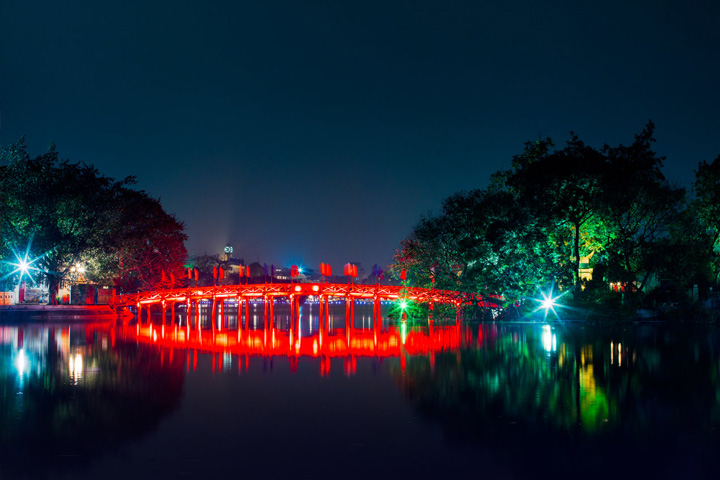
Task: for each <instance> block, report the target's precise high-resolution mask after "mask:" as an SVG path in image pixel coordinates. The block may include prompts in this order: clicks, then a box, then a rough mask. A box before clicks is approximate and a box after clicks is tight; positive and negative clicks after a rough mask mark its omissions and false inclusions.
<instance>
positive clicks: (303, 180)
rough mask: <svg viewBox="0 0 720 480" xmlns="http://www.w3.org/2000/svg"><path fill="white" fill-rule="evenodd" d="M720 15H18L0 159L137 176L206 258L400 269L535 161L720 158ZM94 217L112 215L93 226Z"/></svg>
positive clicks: (3, 7)
mask: <svg viewBox="0 0 720 480" xmlns="http://www.w3.org/2000/svg"><path fill="white" fill-rule="evenodd" d="M718 25H720V2H718V1H716V0H708V1H692V0H690V1H663V0H647V1H634V0H622V1H604V2H585V1H582V2H578V1H577V0H575V1H567V2H552V1H550V2H548V1H546V2H537V1H529V0H516V1H502V0H497V1H479V0H478V1H467V2H462V1H437V2H430V1H409V0H406V1H394V0H381V1H370V0H362V1H352V2H351V1H338V0H327V1H325V0H323V1H295V2H292V1H279V0H278V1H273V0H267V1H256V2H239V1H238V2H231V1H224V2H220V1H185V0H174V1H147V0H143V1H136V0H123V1H115V2H109V1H65V0H64V1H53V0H47V1H33V0H0V116H1V117H0V119H1V120H0V121H1V124H0V143H1V144H2V145H3V146H7V145H8V144H10V143H12V142H15V141H17V140H18V138H20V136H22V135H23V134H26V135H27V141H28V144H29V146H30V150H31V154H33V155H35V154H39V153H42V152H43V151H44V150H45V149H46V148H47V146H48V145H49V144H50V142H51V141H55V142H56V144H57V147H58V150H59V152H60V154H61V156H62V157H63V158H67V159H69V160H71V161H73V162H78V161H82V162H85V163H88V164H94V165H95V166H97V167H98V169H99V170H100V171H101V172H102V173H104V174H106V175H109V176H112V177H115V178H123V177H125V176H127V175H136V176H137V177H138V180H139V183H138V187H139V188H141V189H144V190H146V191H147V192H148V193H149V194H150V195H151V196H153V197H159V198H160V200H161V201H162V203H163V205H164V207H165V209H166V210H167V211H168V212H170V213H173V214H174V215H176V216H177V217H178V218H179V219H180V220H182V221H183V222H184V223H185V226H186V233H187V234H188V236H189V240H188V242H187V246H188V250H189V252H190V253H191V254H203V253H208V254H217V253H220V252H221V251H222V249H223V247H224V246H225V244H226V243H230V244H231V245H233V247H234V248H235V254H236V256H238V257H242V258H244V259H245V260H246V261H247V262H250V261H255V260H260V261H261V262H266V263H268V264H270V263H275V264H276V265H289V264H291V263H302V264H304V265H308V266H311V267H314V268H317V266H318V264H319V263H320V262H330V263H331V264H332V265H333V268H334V270H335V271H341V268H342V264H344V263H346V262H348V261H356V262H358V261H359V262H362V264H363V266H364V267H365V270H367V271H369V270H370V268H371V266H372V265H373V264H374V263H379V264H381V265H382V264H387V263H389V262H390V261H391V259H392V255H393V253H394V252H395V250H396V249H397V248H398V247H399V242H400V240H401V239H403V238H404V237H405V236H406V235H407V234H408V232H409V230H410V229H411V227H412V226H413V225H414V224H415V223H416V222H417V221H418V219H419V218H420V216H421V215H423V214H426V213H429V212H437V211H438V210H439V208H440V205H441V202H442V199H443V198H445V197H447V196H448V195H450V194H452V193H454V192H456V191H459V190H468V189H472V188H477V187H483V186H485V185H487V181H488V178H489V176H490V174H492V173H493V172H494V171H496V170H498V169H505V168H509V166H510V160H511V158H512V156H513V155H514V154H516V153H518V152H519V151H521V149H522V146H523V143H524V142H525V141H527V140H534V139H537V138H540V137H545V136H551V137H553V138H554V139H555V140H556V141H557V142H558V143H559V144H560V145H561V146H562V143H563V142H564V141H565V140H566V139H567V138H568V132H569V131H570V130H573V131H575V132H577V133H578V134H579V135H580V137H581V138H582V139H583V140H585V141H586V142H587V143H589V144H591V145H594V146H597V147H599V146H601V145H602V144H603V143H609V144H617V143H630V142H631V141H632V139H633V135H634V134H635V133H638V132H639V131H640V130H642V128H643V127H644V125H645V123H646V122H647V121H648V120H649V119H652V120H653V121H654V122H655V124H656V127H657V128H656V138H657V139H658V141H657V143H656V150H657V151H658V153H659V154H661V155H665V156H667V160H666V168H665V173H666V174H667V176H668V177H669V178H670V180H671V181H673V182H675V183H677V184H679V185H682V186H688V185H689V184H690V182H691V180H692V176H693V169H694V168H695V167H696V166H697V163H698V162H699V161H701V160H705V161H712V160H713V159H714V158H715V157H716V156H717V155H718V154H720V141H718V140H719V139H720V135H719V132H720V33H719V32H720V27H718ZM89 208H92V206H89Z"/></svg>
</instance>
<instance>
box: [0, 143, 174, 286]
mask: <svg viewBox="0 0 720 480" xmlns="http://www.w3.org/2000/svg"><path fill="white" fill-rule="evenodd" d="M0 174H1V175H0V233H1V234H2V238H1V241H0V259H1V260H3V264H2V265H3V267H2V268H3V270H2V278H3V279H4V280H5V282H6V283H7V282H11V283H12V282H14V281H18V280H19V278H20V276H19V275H17V273H19V272H17V273H16V274H12V272H13V271H16V270H18V269H17V266H16V265H17V263H18V262H19V261H20V260H25V256H26V255H27V260H29V261H30V260H33V262H32V265H31V267H32V269H33V270H32V271H31V273H34V275H33V277H34V278H35V279H36V281H39V282H44V283H46V284H47V285H48V286H49V287H50V292H51V298H53V299H54V297H55V294H56V293H57V289H58V287H59V284H60V282H62V281H63V280H64V279H67V278H68V276H69V274H70V273H71V271H73V267H75V266H76V265H78V264H81V265H83V267H84V268H85V272H86V273H85V275H86V277H87V278H88V279H89V280H90V281H94V282H98V283H103V284H114V285H116V286H121V287H123V288H125V289H129V290H133V289H142V288H147V287H151V286H155V285H157V284H158V283H159V282H160V279H161V277H162V272H163V271H164V272H165V273H167V277H168V278H170V274H173V275H174V276H176V277H177V278H178V279H180V278H182V275H183V262H184V260H185V257H186V255H187V251H186V250H185V246H184V242H185V240H186V238H187V237H186V235H185V234H184V233H183V224H182V223H181V222H180V221H178V220H177V219H176V218H175V217H174V216H173V215H170V214H168V213H167V212H165V211H164V210H163V208H162V206H161V204H160V202H159V200H157V199H154V198H152V197H150V196H149V195H148V194H147V193H145V192H143V191H139V190H135V189H133V188H132V185H133V184H134V183H135V179H134V178H133V177H127V178H125V179H123V180H121V181H116V180H114V179H112V178H110V177H107V176H104V175H102V174H101V173H100V172H98V170H97V169H96V168H95V167H94V166H92V165H86V164H84V163H70V162H69V161H67V160H60V159H59V156H58V153H57V150H56V148H55V146H54V145H51V146H50V148H49V149H48V151H47V152H45V153H44V154H42V155H38V156H36V157H31V156H30V155H29V154H28V151H27V146H26V144H25V141H24V139H21V140H20V141H18V142H17V143H15V144H13V145H10V146H9V147H7V148H5V149H3V150H2V154H1V156H0Z"/></svg>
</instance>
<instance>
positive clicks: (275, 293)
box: [110, 283, 477, 308]
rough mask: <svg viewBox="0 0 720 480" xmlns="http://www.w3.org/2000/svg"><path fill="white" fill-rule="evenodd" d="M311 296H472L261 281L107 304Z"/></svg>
mask: <svg viewBox="0 0 720 480" xmlns="http://www.w3.org/2000/svg"><path fill="white" fill-rule="evenodd" d="M303 295H315V296H319V297H341V298H345V299H350V300H354V299H362V298H365V299H373V300H380V301H382V300H397V299H406V300H410V301H413V302H417V303H435V304H451V305H455V306H459V305H461V304H462V303H465V302H467V301H468V299H469V297H470V298H471V300H474V301H477V298H476V296H474V295H472V296H468V295H467V294H464V293H462V292H455V291H452V290H436V289H431V288H416V287H405V286H397V285H363V284H342V283H263V284H250V285H222V286H207V287H187V288H174V289H166V290H154V291H148V292H139V293H133V294H128V295H118V296H114V297H113V298H112V300H111V302H110V305H111V306H112V307H115V308H121V307H130V306H139V305H152V304H158V303H159V304H164V303H166V302H185V301H197V300H203V299H213V298H215V299H223V298H241V299H253V298H261V299H266V298H267V299H272V298H275V297H291V296H292V297H296V296H303Z"/></svg>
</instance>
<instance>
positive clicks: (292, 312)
mask: <svg viewBox="0 0 720 480" xmlns="http://www.w3.org/2000/svg"><path fill="white" fill-rule="evenodd" d="M288 298H289V299H290V347H292V343H293V339H294V338H295V295H293V294H290V296H289V297H288Z"/></svg>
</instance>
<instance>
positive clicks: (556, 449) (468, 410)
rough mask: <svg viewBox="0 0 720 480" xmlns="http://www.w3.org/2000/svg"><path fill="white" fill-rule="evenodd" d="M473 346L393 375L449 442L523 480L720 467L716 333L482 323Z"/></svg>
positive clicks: (705, 471)
mask: <svg viewBox="0 0 720 480" xmlns="http://www.w3.org/2000/svg"><path fill="white" fill-rule="evenodd" d="M473 337H474V339H473ZM465 338H467V339H468V341H467V342H466V343H465V344H464V345H463V346H461V348H460V349H459V350H458V351H456V352H448V353H444V354H441V355H437V356H436V357H435V361H434V365H432V367H431V365H430V363H429V362H428V361H427V360H426V359H423V358H412V359H409V361H408V363H407V365H406V366H405V369H404V371H401V369H400V368H397V367H396V368H395V370H394V372H393V376H394V378H395V379H396V382H397V383H398V385H399V386H400V388H401V389H402V390H403V392H404V393H405V395H406V397H407V398H408V400H409V401H411V402H412V403H413V405H414V406H415V408H417V410H418V411H419V412H421V413H422V415H423V416H424V417H426V418H428V419H431V420H432V421H436V422H439V423H440V424H441V425H442V426H443V428H444V430H445V432H446V434H447V435H448V436H449V437H450V438H451V439H454V440H455V441H460V442H463V443H471V444H476V445H481V446H483V447H485V448H490V449H493V450H496V451H500V452H502V454H503V455H506V456H508V457H510V458H514V459H515V460H517V465H516V469H517V470H518V471H519V473H521V476H524V475H531V474H532V471H533V469H534V467H533V466H532V463H533V461H534V460H536V461H538V462H542V464H543V465H546V466H547V467H548V468H551V469H552V470H553V471H556V472H565V473H568V474H570V473H575V474H577V473H578V472H579V471H580V470H584V469H585V468H586V467H587V466H592V468H591V469H590V470H588V471H584V472H583V476H587V475H590V476H593V477H595V476H603V475H612V474H613V466H618V465H623V468H622V476H629V475H630V474H632V473H637V474H643V475H647V474H652V473H657V474H659V475H663V476H665V475H668V472H673V473H674V474H680V473H682V472H684V473H683V475H688V474H689V475H690V476H705V475H710V476H712V475H713V474H714V473H715V472H716V471H717V470H716V468H717V467H718V466H720V463H719V462H718V460H717V459H716V456H715V454H714V453H713V452H714V451H715V449H717V448H718V447H720V437H719V436H718V433H717V432H718V426H720V382H719V381H718V380H720V379H718V368H719V366H720V355H719V353H718V346H719V345H718V329H717V327H715V326H710V327H699V326H682V327H677V326H669V325H660V326H633V327H582V326H571V327H559V328H551V327H549V326H544V327H538V326H528V325H479V326H477V327H475V330H473V331H472V332H468V335H467V336H466V337H465ZM604 456H606V458H607V461H602V460H601V458H602V457H604ZM688 472H690V473H688ZM670 476H672V475H670Z"/></svg>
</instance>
